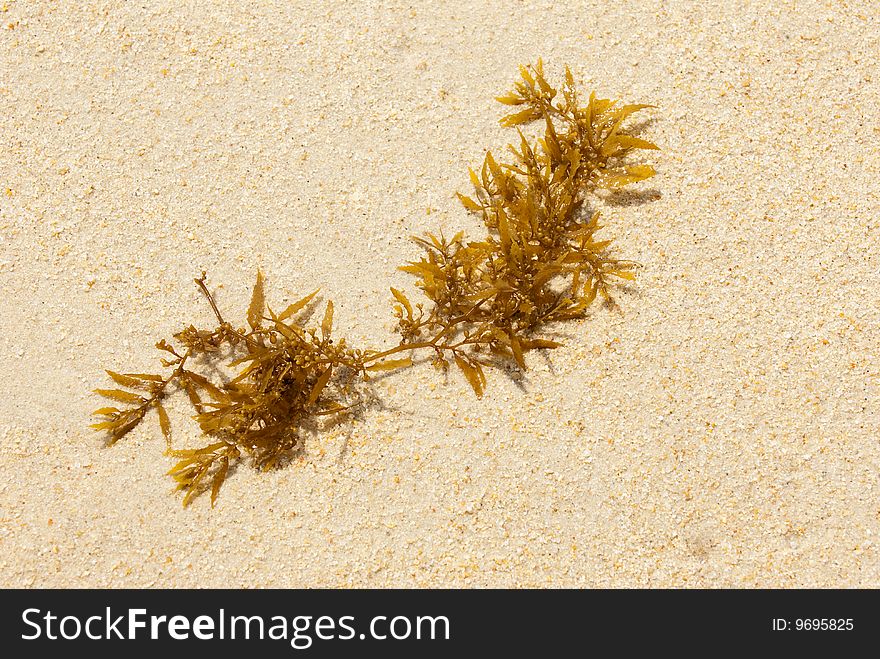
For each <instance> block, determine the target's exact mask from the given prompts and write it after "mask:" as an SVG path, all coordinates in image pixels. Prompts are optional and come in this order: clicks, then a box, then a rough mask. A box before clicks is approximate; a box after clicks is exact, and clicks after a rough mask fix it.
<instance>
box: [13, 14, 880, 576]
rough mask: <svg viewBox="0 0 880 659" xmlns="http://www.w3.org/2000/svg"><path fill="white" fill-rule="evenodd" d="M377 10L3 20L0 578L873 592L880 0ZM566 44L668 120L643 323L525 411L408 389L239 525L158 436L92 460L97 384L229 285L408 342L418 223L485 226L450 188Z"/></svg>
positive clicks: (639, 206) (576, 339)
mask: <svg viewBox="0 0 880 659" xmlns="http://www.w3.org/2000/svg"><path fill="white" fill-rule="evenodd" d="M142 4H143V5H146V6H147V7H148V8H147V9H143V8H142ZM374 4H378V3H366V2H364V3H358V2H351V1H350V0H348V1H346V2H335V3H324V2H314V3H301V6H297V7H294V6H292V3H289V2H281V1H279V2H247V3H231V4H228V5H226V6H224V7H223V8H220V9H217V6H218V5H219V3H208V2H176V1H175V2H171V1H169V0H164V1H162V2H149V3H126V2H122V1H118V2H104V3H95V2H91V3H55V2H34V1H28V2H25V1H22V0H19V1H17V2H15V1H13V2H5V3H3V5H2V13H0V19H2V30H0V137H2V144H0V192H2V194H0V232H2V233H0V240H2V242H0V298H2V318H0V364H2V374H0V392H2V398H0V465H2V483H0V534H2V536H0V537H2V542H0V585H3V586H151V585H155V586H871V587H877V586H880V556H878V544H877V543H878V533H880V498H878V468H880V402H878V393H880V392H878V376H880V363H878V357H877V355H878V348H880V183H878V179H880V150H878V147H877V144H878V140H880V86H878V85H880V72H878V69H877V64H876V57H877V54H878V52H880V6H878V4H877V3H876V2H865V3H848V5H846V6H844V5H842V4H839V3H836V2H818V1H814V2H796V3H795V2H789V3H780V2H775V1H770V0H766V1H762V2H751V3H741V6H738V7H726V6H724V5H723V3H722V4H718V3H702V2H697V3H689V2H633V3H597V2H583V3H579V2H566V3H563V2H544V3H541V2H525V3H523V2H509V3H471V2H461V3H439V4H438V3H399V2H393V3H382V5H383V7H382V8H381V9H377V8H374V7H373V6H372V5H374ZM539 56H541V57H543V58H544V62H545V64H546V67H547V69H548V74H549V75H550V76H551V77H552V78H554V79H557V80H558V79H559V74H560V71H561V67H562V65H563V64H565V63H569V64H570V65H571V67H572V69H573V71H574V74H575V77H576V78H577V79H578V80H579V81H580V83H581V87H582V89H584V90H589V89H591V88H596V89H598V91H599V92H600V93H602V94H604V95H609V96H613V97H622V98H624V99H625V100H627V101H629V102H648V103H654V104H656V105H658V106H659V108H658V109H657V110H654V111H653V112H652V115H651V116H652V117H653V121H652V122H651V123H650V124H649V125H648V126H647V127H646V131H645V135H646V136H647V137H650V138H651V139H653V140H655V141H656V142H657V143H659V144H660V145H662V147H663V149H664V150H663V151H662V152H661V153H659V154H649V155H651V156H652V162H653V163H654V164H655V165H656V166H657V169H658V170H659V175H658V176H657V177H656V178H655V179H653V180H652V181H650V182H648V183H646V184H642V186H641V187H640V188H639V189H638V192H639V193H640V197H624V198H623V201H625V202H627V203H620V200H618V203H611V204H606V205H604V213H605V219H606V225H607V229H606V230H605V234H606V235H607V236H608V237H616V239H617V243H616V244H617V254H619V255H621V256H623V257H628V258H632V259H635V260H638V261H640V262H641V263H642V264H643V265H644V267H643V269H642V270H641V271H640V276H639V279H638V281H637V282H636V284H635V285H634V286H632V287H631V288H630V291H629V292H624V293H621V294H620V295H619V302H620V310H619V311H613V310H606V309H601V308H599V307H597V308H596V309H595V312H594V314H593V315H592V317H591V318H590V319H589V320H586V321H584V322H579V323H573V324H571V325H570V326H568V327H565V328H563V333H564V336H565V340H566V343H567V346H566V347H565V348H563V349H560V350H557V351H556V352H555V353H553V354H552V355H549V356H546V357H545V356H543V355H540V354H532V355H530V356H529V363H530V365H531V366H532V367H533V368H532V370H531V371H530V372H529V373H528V374H527V378H526V379H525V381H524V383H523V385H524V391H521V390H519V389H518V388H517V386H516V385H515V384H514V383H513V382H511V381H510V380H509V379H507V378H505V377H504V376H503V375H500V374H495V375H492V376H491V377H490V383H489V390H488V394H487V396H486V397H485V398H484V399H483V400H481V401H478V400H476V399H475V398H474V397H473V395H472V394H471V393H470V391H469V389H467V385H466V384H465V383H464V382H463V381H462V379H461V378H460V377H458V376H455V377H451V378H450V380H449V382H448V383H447V384H443V382H442V378H440V377H438V376H437V374H436V373H435V372H434V371H433V370H432V369H431V368H430V367H427V366H424V367H421V368H418V369H413V370H411V371H409V372H407V373H405V374H403V375H400V376H397V377H395V378H392V379H387V380H385V381H383V382H382V383H381V384H379V385H378V393H379V394H381V396H382V397H383V399H384V400H385V402H386V405H387V407H386V409H384V410H370V411H368V412H367V413H366V414H365V415H364V417H363V419H362V420H360V421H355V422H353V423H345V424H342V425H340V426H338V427H336V428H333V429H331V430H330V431H328V432H327V433H325V434H323V435H321V436H320V437H313V438H311V439H310V440H309V443H308V450H307V454H306V455H305V457H304V458H303V459H302V460H300V461H298V462H296V463H295V464H294V465H292V466H291V467H290V468H287V469H284V470H280V471H277V472H273V473H270V474H265V475H263V474H259V473H257V472H254V471H252V470H251V469H249V468H242V469H239V470H238V471H237V472H236V473H234V474H233V475H232V476H231V477H230V478H229V480H228V481H227V483H226V486H225V487H224V490H223V492H222V494H221V496H220V499H219V501H218V505H217V507H216V509H214V510H213V511H212V510H211V509H210V507H209V502H208V499H207V497H203V498H200V499H198V500H197V501H196V502H195V504H194V505H193V506H191V507H190V508H189V509H187V510H184V509H183V508H182V507H181V506H180V498H179V497H178V496H176V495H175V494H173V493H172V485H171V481H170V479H169V478H168V477H167V476H165V475H164V472H165V471H166V470H167V469H168V467H169V466H170V464H171V460H170V458H166V457H164V456H163V454H162V450H163V448H164V443H163V441H162V439H161V438H160V435H159V432H158V428H157V427H156V424H155V421H154V420H151V421H150V423H148V424H146V425H145V426H144V427H143V428H141V429H139V430H138V431H136V432H135V433H133V434H132V435H130V436H129V437H128V438H126V439H125V440H124V441H123V442H121V443H120V444H119V445H117V446H116V447H114V448H112V449H105V448H103V447H102V443H101V439H100V437H99V436H97V435H95V434H94V433H92V432H91V431H89V430H88V429H87V428H86V424H87V423H88V422H89V418H88V412H89V411H90V410H91V409H93V408H94V407H96V406H97V405H98V404H99V401H98V400H97V399H96V398H95V397H94V396H93V395H91V394H90V393H89V391H90V390H91V389H92V388H94V387H96V386H104V385H105V382H106V381H105V380H104V379H103V378H102V368H105V367H106V368H117V369H119V370H138V371H142V370H147V369H150V368H152V367H154V365H155V364H156V351H155V350H153V349H152V344H153V342H155V341H156V340H157V339H158V338H160V337H163V336H164V337H170V335H171V334H172V333H173V332H174V331H177V330H179V329H181V328H182V327H183V326H185V325H186V324H188V323H189V322H197V323H200V324H203V325H207V324H209V323H210V322H211V321H212V317H211V315H210V310H209V309H208V308H207V306H206V305H205V304H204V303H203V302H202V300H200V299H199V297H198V294H197V291H196V288H195V286H194V285H192V278H193V277H194V276H197V275H198V274H199V272H200V270H201V269H202V268H205V269H207V270H208V271H209V274H210V277H211V281H212V282H213V284H214V286H215V287H219V290H218V297H219V301H220V303H221V305H222V306H223V307H224V309H226V310H227V311H228V312H229V313H230V314H231V315H234V316H236V315H237V317H239V318H240V317H242V316H241V314H243V312H244V308H245V306H246V305H247V300H248V295H249V287H250V286H251V285H252V283H253V278H254V274H255V270H256V267H257V266H258V265H259V266H260V267H262V269H263V271H264V272H265V274H266V276H267V283H268V286H269V289H270V291H271V293H270V296H269V297H270V299H271V300H272V301H274V304H275V306H276V307H279V306H281V305H282V304H283V303H284V302H285V301H289V300H290V299H293V298H295V297H298V296H300V295H302V294H304V293H306V292H309V291H311V290H313V289H314V288H316V287H318V286H321V287H322V288H323V291H324V294H325V296H327V297H332V298H333V299H334V300H335V302H336V309H337V326H338V328H339V330H340V332H341V333H342V334H345V335H347V336H348V337H349V340H351V341H355V342H358V343H360V344H361V345H364V346H370V347H379V346H381V345H390V343H391V342H392V341H393V340H394V339H393V334H392V333H391V331H390V330H391V328H392V325H393V322H392V318H391V314H390V303H389V300H390V296H389V294H388V292H387V291H388V286H389V285H395V286H398V287H402V288H406V289H407V290H410V291H412V290H413V289H412V282H411V281H409V279H408V277H407V276H406V275H404V274H402V273H399V272H395V270H394V268H395V266H396V265H398V264H400V263H402V262H404V261H406V260H407V259H408V258H412V257H414V256H415V255H416V253H417V251H416V248H415V247H414V246H413V245H411V244H410V243H409V242H408V240H407V236H409V235H410V234H413V233H418V232H421V231H424V230H428V229H436V228H440V227H442V228H443V229H444V230H446V231H447V233H452V232H454V231H456V230H458V229H459V228H467V229H470V230H474V229H475V228H476V224H475V223H474V221H473V220H472V219H471V218H469V217H468V216H467V215H466V213H465V212H464V211H463V209H461V208H460V207H459V205H458V202H457V201H456V200H455V198H454V196H453V193H454V191H455V190H456V189H460V190H466V189H467V187H468V183H467V173H466V167H467V166H468V165H472V164H475V163H477V162H479V161H480V160H481V158H482V155H483V153H484V151H485V149H487V148H492V149H495V150H497V151H500V150H502V149H503V146H504V144H505V143H506V142H507V141H508V140H510V139H511V132H510V131H509V130H505V129H502V128H500V127H499V126H498V123H497V120H498V118H499V116H501V114H502V112H503V110H502V108H501V107H500V106H498V105H497V104H495V103H493V102H492V101H491V97H492V96H493V95H495V94H497V93H501V92H503V91H504V90H505V88H506V87H507V86H508V85H509V83H510V82H511V81H512V80H513V79H514V77H515V75H516V66H517V65H518V64H520V63H525V62H529V61H534V60H535V59H536V58H537V57H539ZM177 411H178V412H180V413H184V412H185V408H184V407H183V406H182V405H181V406H180V407H179V408H178V409H177ZM178 418H179V417H178ZM195 434H196V433H195V429H194V428H193V426H192V424H191V422H190V421H188V420H186V419H185V420H184V422H183V423H182V424H181V423H178V424H177V425H176V435H175V437H176V440H177V441H179V442H181V443H185V442H186V441H187V439H188V438H192V437H194V436H195Z"/></svg>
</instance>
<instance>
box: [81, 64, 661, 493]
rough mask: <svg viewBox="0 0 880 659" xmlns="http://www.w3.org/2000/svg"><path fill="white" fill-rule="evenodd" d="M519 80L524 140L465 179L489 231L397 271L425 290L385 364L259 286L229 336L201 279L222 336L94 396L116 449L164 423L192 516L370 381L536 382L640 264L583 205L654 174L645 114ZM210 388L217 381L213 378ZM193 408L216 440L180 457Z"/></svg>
mask: <svg viewBox="0 0 880 659" xmlns="http://www.w3.org/2000/svg"><path fill="white" fill-rule="evenodd" d="M520 76H521V78H520V80H519V81H517V82H516V83H515V85H514V87H513V89H512V90H511V91H510V92H508V93H507V94H505V95H503V96H500V97H498V98H497V100H498V101H500V102H501V103H503V104H505V105H508V106H513V107H514V108H515V109H516V111H515V112H513V113H512V114H508V115H507V116H505V117H504V118H503V119H502V120H501V123H502V125H504V126H510V127H514V128H516V130H517V132H518V137H519V140H518V142H517V143H516V144H513V145H509V146H508V151H509V153H510V155H511V156H512V159H511V160H510V161H509V162H504V161H501V160H500V159H499V160H496V159H495V157H494V156H493V155H492V153H486V155H485V158H484V159H483V163H482V165H481V166H480V167H479V168H478V170H476V171H475V170H473V169H472V170H470V180H471V183H472V185H473V188H474V191H473V193H472V194H471V195H464V194H459V195H458V197H459V199H460V200H461V203H462V204H463V205H464V207H465V208H466V209H467V210H468V211H469V212H471V213H473V214H475V215H477V216H478V217H479V218H480V219H481V220H482V223H483V225H484V227H485V229H486V235H485V236H484V237H483V238H482V239H480V240H474V241H472V240H468V239H467V238H466V237H465V235H464V234H463V233H458V234H456V235H455V236H453V237H452V238H450V239H447V238H445V237H444V236H443V234H442V233H439V234H434V233H428V234H426V235H425V236H420V237H415V238H414V241H415V242H416V244H417V245H418V246H419V247H420V248H421V250H422V252H423V253H422V256H421V257H420V258H419V259H418V260H414V261H410V262H409V263H407V264H406V265H404V266H402V267H401V268H400V269H401V270H403V271H405V272H407V273H410V274H412V275H414V276H415V277H416V286H417V287H418V288H419V289H420V290H421V292H422V294H423V295H424V296H425V298H426V299H427V303H421V302H419V303H416V304H413V303H412V302H411V301H410V299H409V297H408V296H407V295H406V294H405V293H404V292H402V291H400V290H398V289H395V288H392V289H391V294H392V296H393V298H394V302H393V305H394V307H393V308H394V314H395V317H396V319H397V331H398V333H399V335H400V341H399V343H398V345H396V346H395V347H393V348H391V349H388V350H384V351H377V350H368V349H357V348H351V347H349V346H348V345H347V344H346V341H345V339H339V340H338V341H335V340H334V339H333V338H332V333H333V316H334V307H333V303H332V302H328V303H327V305H326V307H325V311H324V315H323V319H322V321H321V323H320V325H319V326H318V327H307V326H306V324H305V322H304V320H303V319H304V317H305V316H306V315H307V314H306V313H305V312H306V311H307V309H308V308H309V307H310V306H311V305H312V303H313V302H314V300H315V296H316V294H317V291H316V292H314V293H311V294H309V295H307V296H305V297H304V298H302V299H301V300H299V301H298V302H295V303H293V304H291V305H289V306H288V307H287V308H286V309H284V310H283V311H281V312H280V313H277V314H276V313H275V312H273V311H272V309H271V308H269V307H268V306H267V303H266V298H265V291H264V281H263V276H262V274H261V273H259V272H258V273H257V280H256V283H255V285H254V289H253V293H252V296H251V301H250V304H249V306H248V309H247V312H246V320H247V325H248V327H247V328H245V327H239V328H236V327H234V326H233V325H232V324H231V323H229V322H227V321H226V320H225V318H224V316H223V315H222V314H221V312H220V310H219V308H218V306H217V303H216V301H215V299H214V296H213V295H212V294H211V292H210V290H209V289H208V286H207V282H206V277H205V274H204V273H203V274H202V276H201V277H200V278H198V279H196V280H195V282H196V284H197V286H198V287H199V290H200V291H201V293H202V295H203V296H204V297H205V299H206V300H207V301H208V303H209V305H210V307H211V309H212V311H213V313H214V316H215V318H216V321H217V322H216V325H215V327H214V328H213V329H210V330H206V329H197V328H196V327H194V326H192V325H191V326H189V327H187V328H185V329H183V330H182V331H180V332H178V333H177V334H175V335H174V339H175V341H176V344H177V345H176V346H174V345H172V344H171V343H169V342H167V341H165V340H162V341H160V342H159V343H157V344H156V347H157V348H158V349H159V350H160V351H162V352H163V353H164V354H165V356H164V357H163V359H162V364H163V366H164V367H165V368H167V369H171V370H170V372H168V373H167V374H165V375H160V374H151V373H125V374H122V373H117V372H114V371H107V373H108V374H109V376H110V378H111V379H112V380H113V381H114V382H115V383H116V384H117V385H118V386H120V387H122V388H116V389H97V390H96V393H98V394H100V395H102V396H104V397H106V398H109V399H111V400H112V401H114V402H115V403H117V406H113V407H102V408H100V409H98V410H96V411H95V412H94V414H95V415H97V416H98V417H101V420H100V421H98V422H97V423H95V424H93V426H92V427H93V428H95V429H96V430H100V431H103V432H105V433H106V434H107V437H108V442H109V443H110V444H113V443H115V442H117V441H119V440H120V439H121V438H122V437H124V436H125V435H126V434H128V433H129V432H130V431H132V430H133V429H134V428H135V427H137V426H138V425H139V424H140V422H141V421H142V420H143V419H144V418H145V417H146V415H147V413H148V412H149V411H150V410H153V409H155V411H156V413H157V418H158V421H159V426H160V430H161V432H162V434H163V436H164V437H165V440H166V442H167V445H168V448H167V453H168V454H169V455H170V456H173V457H174V458H176V459H177V460H178V461H177V463H176V464H175V465H174V466H173V467H172V469H171V470H170V471H169V474H170V475H171V476H172V477H173V478H174V480H175V481H176V483H177V488H178V489H179V490H182V491H183V493H184V499H183V503H184V505H187V504H188V503H189V502H190V501H191V500H192V498H193V497H194V496H196V495H197V494H198V493H200V492H203V491H206V490H208V489H210V491H211V503H212V505H213V504H214V502H215V501H216V499H217V495H218V492H219V490H220V488H221V486H222V484H223V482H224V480H225V478H226V476H227V475H228V473H229V469H230V467H231V466H232V465H233V464H235V463H237V462H239V461H241V460H243V459H245V458H246V459H248V460H249V461H250V462H251V463H252V464H253V465H254V466H256V467H257V468H259V469H263V470H267V469H271V468H272V467H274V466H276V465H278V464H280V463H281V462H282V461H283V460H284V459H285V458H286V457H289V456H290V455H292V454H293V453H294V452H295V451H296V450H298V449H299V448H300V447H301V446H302V442H303V435H302V431H303V427H304V425H305V424H306V423H307V422H309V421H310V420H314V419H315V418H318V417H322V416H328V415H337V414H340V413H343V412H345V411H347V410H351V409H352V408H354V407H356V406H358V405H359V404H360V401H361V399H360V396H359V394H358V391H357V388H356V387H355V385H356V384H357V383H363V382H366V381H369V379H370V374H371V373H375V372H378V371H389V372H392V371H395V370H398V369H401V368H405V367H409V366H411V365H412V364H413V360H412V357H413V355H415V354H418V353H420V352H427V353H428V354H429V355H430V356H431V362H432V363H433V364H434V365H435V366H436V367H438V368H440V369H443V370H446V369H448V367H449V366H450V365H451V364H455V366H456V367H457V368H458V369H459V370H460V371H461V372H462V374H463V376H464V378H465V379H466V380H467V382H468V384H469V385H470V386H471V388H472V389H473V390H474V392H475V394H476V395H477V396H482V395H483V394H484V392H485V390H486V386H487V377H486V372H485V369H486V368H487V367H490V366H495V365H498V364H511V365H515V366H516V367H517V368H520V369H525V368H526V359H525V355H526V353H527V352H529V351H531V350H535V349H548V348H556V347H558V346H559V345H560V344H559V343H557V342H556V341H553V340H551V339H550V338H548V337H546V336H542V335H541V332H542V330H546V328H547V326H548V324H550V323H554V322H558V321H565V320H570V319H575V318H581V317H583V316H584V314H585V313H586V311H587V309H588V308H589V307H590V305H591V304H592V303H593V301H594V300H595V299H596V298H597V297H601V298H604V299H609V298H610V294H611V293H610V287H611V285H612V282H613V280H614V279H625V280H629V279H633V276H634V273H633V270H634V268H635V265H636V264H635V263H633V262H631V261H624V260H619V259H617V258H615V257H613V256H612V255H611V254H610V253H609V245H610V243H611V241H610V240H597V239H596V234H597V232H598V231H599V229H600V228H601V225H600V224H599V215H598V213H590V212H588V211H587V210H586V209H585V202H586V200H587V197H588V195H589V194H591V193H593V192H595V191H596V190H598V189H609V190H617V189H619V188H620V187H622V186H625V185H629V184H631V183H635V182H638V181H642V180H644V179H646V178H648V177H650V176H653V175H654V169H653V168H652V167H651V166H649V165H645V164H632V163H630V162H629V161H628V156H629V155H630V154H631V153H632V152H633V151H635V150H638V149H656V148H657V147H656V146H655V145H654V144H652V143H650V142H648V141H646V140H643V139H641V138H639V137H636V136H634V135H632V134H630V133H628V132H626V129H625V123H626V120H627V118H628V117H630V116H631V115H632V114H633V113H635V112H637V111H639V110H642V109H644V108H646V107H650V106H646V105H621V104H619V103H617V102H614V101H611V100H608V99H599V98H597V97H596V95H595V94H591V95H590V97H589V99H588V100H587V102H586V103H583V102H582V101H581V100H580V97H579V95H578V93H577V91H576V90H575V88H574V82H573V77H572V74H571V71H570V70H569V69H568V68H567V67H566V69H565V80H564V84H563V85H562V87H561V88H560V89H556V88H554V87H552V86H551V85H550V84H549V83H548V82H547V80H546V78H545V75H544V70H543V64H542V62H541V61H540V60H538V62H537V64H535V65H534V66H524V67H520ZM532 122H541V125H542V129H543V131H542V132H543V134H542V135H541V136H540V137H539V138H537V139H536V140H533V141H530V140H529V139H527V138H526V136H525V135H524V133H523V132H522V131H521V129H520V126H522V125H524V124H529V123H532ZM195 361H200V362H205V363H216V362H223V363H225V365H226V366H227V367H228V368H229V369H232V372H233V373H232V375H231V376H230V377H229V378H220V377H219V376H217V375H213V377H209V376H208V375H205V369H202V372H199V370H197V369H196V368H194V367H193V366H192V364H193V362H195ZM211 373H212V374H213V373H216V370H212V371H211ZM177 390H180V391H183V392H185V393H186V395H187V398H188V400H189V403H190V404H191V406H192V408H193V410H194V412H195V419H196V421H197V422H198V423H199V426H200V428H201V431H202V433H203V435H204V436H205V439H206V444H205V445H204V446H202V447H201V448H196V449H187V450H184V449H175V448H172V443H171V439H172V438H171V423H170V420H169V415H168V413H167V411H166V409H165V407H164V406H163V400H164V399H165V398H166V397H167V396H168V395H169V394H171V393H172V392H174V391H177Z"/></svg>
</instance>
